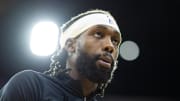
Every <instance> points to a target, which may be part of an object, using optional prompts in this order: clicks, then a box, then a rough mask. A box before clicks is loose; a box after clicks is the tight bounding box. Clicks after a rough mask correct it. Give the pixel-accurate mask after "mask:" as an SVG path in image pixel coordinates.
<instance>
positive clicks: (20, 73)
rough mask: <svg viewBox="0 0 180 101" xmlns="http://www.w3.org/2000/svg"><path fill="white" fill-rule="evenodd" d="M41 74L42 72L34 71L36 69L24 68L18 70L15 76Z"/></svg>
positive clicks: (24, 76) (22, 76)
mask: <svg viewBox="0 0 180 101" xmlns="http://www.w3.org/2000/svg"><path fill="white" fill-rule="evenodd" d="M38 75H41V73H40V72H37V71H34V70H22V71H20V72H17V73H16V74H15V75H14V76H13V77H15V78H16V77H18V78H28V77H30V78H32V77H34V76H38Z"/></svg>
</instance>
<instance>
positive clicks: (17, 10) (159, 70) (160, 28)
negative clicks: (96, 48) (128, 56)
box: [0, 0, 178, 99]
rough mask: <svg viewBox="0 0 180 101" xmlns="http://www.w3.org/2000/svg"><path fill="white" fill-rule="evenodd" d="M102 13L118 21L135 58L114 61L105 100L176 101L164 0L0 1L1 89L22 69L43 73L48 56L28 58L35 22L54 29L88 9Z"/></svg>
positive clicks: (174, 77) (46, 67) (124, 39)
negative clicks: (135, 51) (171, 100)
mask: <svg viewBox="0 0 180 101" xmlns="http://www.w3.org/2000/svg"><path fill="white" fill-rule="evenodd" d="M95 8H99V9H104V10H108V11H110V12H111V13H112V15H113V16H114V17H115V19H116V20H117V22H118V24H119V26H120V29H121V32H122V36H123V41H126V40H132V41H135V42H136V43H137V44H138V45H139V48H140V56H139V57H138V58H137V59H136V60H134V61H130V62H129V61H125V60H123V59H122V58H121V57H120V58H119V65H118V67H119V68H118V69H117V71H116V72H115V76H114V79H113V81H112V83H111V85H109V86H108V88H107V90H106V93H105V95H106V96H109V97H111V96H116V97H120V98H124V97H125V98H126V97H127V98H129V97H130V98H135V97H142V98H149V99H150V98H160V99H162V98H177V97H178V96H177V94H176V93H175V92H174V89H176V85H175V84H173V86H172V85H171V83H173V80H176V74H175V72H172V71H171V70H172V68H169V61H170V60H169V52H168V50H169V40H168V15H167V2H166V1H164V0H42V1H40V0H31V1H25V0H1V1H0V87H2V86H3V85H4V84H5V83H6V82H7V81H8V80H9V78H10V77H11V76H12V75H14V74H15V73H16V72H19V71H21V70H24V69H33V70H36V71H44V70H47V69H48V66H49V64H50V56H48V57H38V56H35V55H33V54H32V53H31V51H30V48H29V36H30V33H31V28H32V27H33V25H34V24H35V23H36V22H37V21H40V20H42V21H43V20H53V21H54V22H56V23H57V24H58V25H59V26H61V25H62V24H63V23H64V22H66V21H68V20H69V19H70V18H71V17H72V16H75V15H76V14H79V13H81V12H84V11H86V10H90V9H95Z"/></svg>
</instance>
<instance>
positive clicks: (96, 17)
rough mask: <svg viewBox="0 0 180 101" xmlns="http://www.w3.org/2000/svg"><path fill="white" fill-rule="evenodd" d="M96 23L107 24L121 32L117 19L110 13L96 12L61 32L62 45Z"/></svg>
mask: <svg viewBox="0 0 180 101" xmlns="http://www.w3.org/2000/svg"><path fill="white" fill-rule="evenodd" d="M94 25H107V26H111V27H112V28H114V29H115V30H117V31H118V32H119V33H120V30H119V27H118V25H117V23H116V21H115V19H114V18H113V17H112V16H111V15H110V14H104V13H94V14H89V15H86V16H84V17H82V18H80V19H78V20H77V21H75V22H74V23H73V24H72V25H70V26H69V27H68V28H67V29H66V30H65V31H64V32H62V33H61V38H60V45H61V47H64V45H65V42H66V40H67V39H69V38H75V37H77V36H78V35H80V34H81V33H82V32H84V31H85V30H87V29H88V28H90V27H92V26H94Z"/></svg>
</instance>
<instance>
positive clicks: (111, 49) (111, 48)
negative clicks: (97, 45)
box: [103, 39, 114, 53]
mask: <svg viewBox="0 0 180 101" xmlns="http://www.w3.org/2000/svg"><path fill="white" fill-rule="evenodd" d="M103 46H104V47H103V51H106V52H108V53H113V52H114V45H113V44H112V42H111V39H106V40H105V41H104V45H103Z"/></svg>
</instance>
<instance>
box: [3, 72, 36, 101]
mask: <svg viewBox="0 0 180 101" xmlns="http://www.w3.org/2000/svg"><path fill="white" fill-rule="evenodd" d="M34 75H35V74H34V73H33V72H32V71H30V70H26V71H22V72H19V73H17V74H15V75H14V76H13V77H12V78H10V80H9V81H8V82H7V83H6V85H5V86H4V87H3V88H2V89H1V90H2V91H1V97H0V101H38V97H37V96H38V95H39V94H38V88H39V87H38V85H37V82H36V79H35V78H34Z"/></svg>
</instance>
